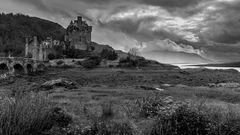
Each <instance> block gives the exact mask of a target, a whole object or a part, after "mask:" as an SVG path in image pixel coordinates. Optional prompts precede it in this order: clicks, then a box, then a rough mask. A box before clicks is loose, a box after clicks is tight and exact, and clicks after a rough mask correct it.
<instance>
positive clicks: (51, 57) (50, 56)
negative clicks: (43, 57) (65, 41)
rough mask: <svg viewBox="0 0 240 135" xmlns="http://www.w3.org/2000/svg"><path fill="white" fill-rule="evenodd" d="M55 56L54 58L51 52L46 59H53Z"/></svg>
mask: <svg viewBox="0 0 240 135" xmlns="http://www.w3.org/2000/svg"><path fill="white" fill-rule="evenodd" d="M55 58H56V57H55V55H54V54H52V53H50V54H49V55H48V59H49V60H53V59H55Z"/></svg>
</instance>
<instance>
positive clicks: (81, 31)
mask: <svg viewBox="0 0 240 135" xmlns="http://www.w3.org/2000/svg"><path fill="white" fill-rule="evenodd" d="M91 32H92V26H89V25H88V24H87V22H86V21H83V19H82V17H81V16H78V17H77V20H74V23H73V22H72V21H71V23H70V25H69V26H68V28H67V32H66V36H65V42H69V44H70V48H75V49H79V50H88V47H89V45H90V44H91V38H92V37H91Z"/></svg>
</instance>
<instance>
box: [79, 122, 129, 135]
mask: <svg viewBox="0 0 240 135" xmlns="http://www.w3.org/2000/svg"><path fill="white" fill-rule="evenodd" d="M80 135H133V129H132V127H131V126H130V125H129V124H128V123H124V122H115V121H107V122H106V121H98V122H96V121H95V123H93V125H92V126H91V127H90V128H89V129H86V130H83V132H82V133H81V134H80Z"/></svg>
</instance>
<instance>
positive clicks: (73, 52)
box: [66, 48, 90, 59]
mask: <svg viewBox="0 0 240 135" xmlns="http://www.w3.org/2000/svg"><path fill="white" fill-rule="evenodd" d="M66 56H67V57H68V58H76V59H82V58H87V57H89V56H90V52H88V51H84V50H78V49H73V48H71V49H68V50H67V51H66Z"/></svg>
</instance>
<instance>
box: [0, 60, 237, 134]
mask: <svg viewBox="0 0 240 135" xmlns="http://www.w3.org/2000/svg"><path fill="white" fill-rule="evenodd" d="M59 64H62V63H60V62H59ZM238 77H239V75H238V73H237V72H236V71H220V70H217V71H212V70H206V69H199V70H195V71H193V70H190V69H189V70H178V69H175V70H166V71H165V70H144V69H138V70H136V69H134V70H131V69H115V68H111V69H106V70H105V69H101V68H98V69H93V70H86V69H81V68H64V69H62V68H49V70H48V71H47V72H46V73H41V74H38V75H37V76H34V75H33V76H22V77H21V76H20V77H18V78H15V80H14V81H11V82H9V83H3V84H1V85H0V89H1V91H0V94H1V100H0V129H1V130H0V134H2V135H238V134H240V133H239V132H240V126H239V125H240V113H239V112H240V106H239V105H238V104H239V102H240V93H239V88H238V87H234V88H223V87H209V86H208V85H207V84H208V83H210V82H211V83H223V82H237V80H238ZM58 78H67V79H68V80H70V81H72V82H74V83H73V84H76V87H71V88H70V87H69V88H68V87H64V85H58V86H55V87H49V88H47V89H43V88H42V87H41V86H42V84H43V83H45V82H46V81H49V80H50V81H51V80H54V79H58ZM183 78H184V79H183ZM215 79H218V80H215ZM235 80H236V81H235ZM167 84H168V85H167ZM183 84H184V85H183ZM195 84H199V85H201V86H196V85H195ZM156 88H161V89H163V91H158V90H157V89H156Z"/></svg>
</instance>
